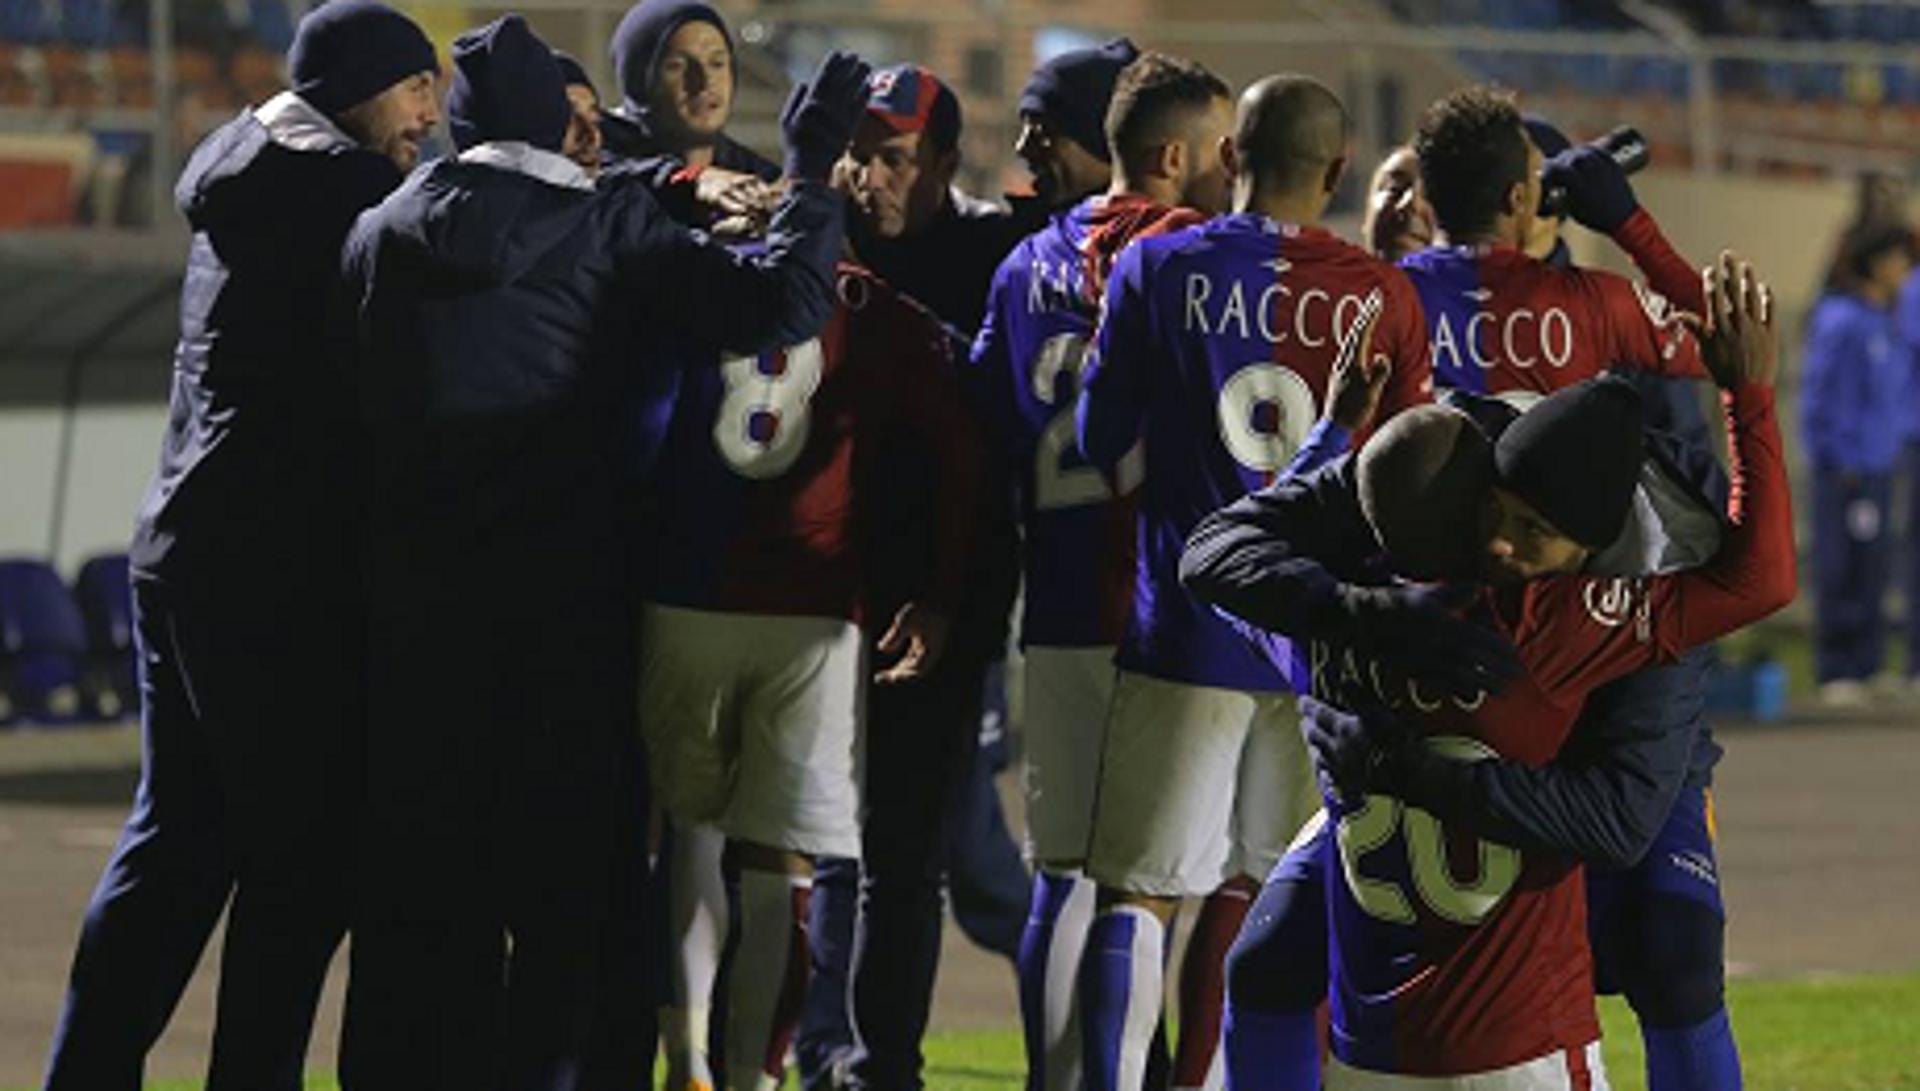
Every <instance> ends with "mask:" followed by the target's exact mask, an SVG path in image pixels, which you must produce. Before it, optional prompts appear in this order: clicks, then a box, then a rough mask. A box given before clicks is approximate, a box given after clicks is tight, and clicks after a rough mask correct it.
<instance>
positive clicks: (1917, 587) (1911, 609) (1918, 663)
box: [1906, 443, 1920, 678]
mask: <svg viewBox="0 0 1920 1091" xmlns="http://www.w3.org/2000/svg"><path fill="white" fill-rule="evenodd" d="M1906 537H1907V541H1906V549H1907V557H1906V561H1907V573H1906V575H1907V587H1906V591H1907V677H1909V678H1920V443H1909V444H1907V535H1906Z"/></svg>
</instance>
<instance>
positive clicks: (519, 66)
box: [447, 15, 573, 152]
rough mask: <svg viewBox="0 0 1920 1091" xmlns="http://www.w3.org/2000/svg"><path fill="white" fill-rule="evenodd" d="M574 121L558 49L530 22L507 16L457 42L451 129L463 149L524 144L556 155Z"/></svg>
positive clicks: (450, 94) (450, 98)
mask: <svg viewBox="0 0 1920 1091" xmlns="http://www.w3.org/2000/svg"><path fill="white" fill-rule="evenodd" d="M572 118H573V107H572V106H570V105H568V104H567V85H566V81H565V80H564V79H563V78H562V77H561V75H560V65H559V64H558V63H557V62H556V61H554V59H553V50H551V49H549V48H547V44H546V43H545V42H542V41H541V40H540V39H539V38H538V37H536V36H535V35H534V33H533V30H532V29H531V28H529V27H528V26H527V21H526V20H525V19H522V18H521V17H520V16H518V15H503V16H501V17H500V18H498V19H495V20H494V21H493V22H491V23H488V24H487V25H486V26H483V27H476V28H474V29H473V30H469V31H467V32H466V33H465V34H462V35H460V37H458V38H456V39H454V42H453V86H452V87H451V88H449V89H448V91H447V126H448V128H450V129H452V130H453V142H454V144H455V145H456V146H457V147H459V148H460V150H462V151H465V150H466V149H468V148H471V147H473V146H474V145H475V144H479V143H483V142H485V141H488V140H520V141H525V142H526V143H528V144H531V145H533V146H534V147H536V148H545V149H546V150H547V151H550V152H557V151H559V150H560V145H561V144H562V143H563V142H564V141H565V140H566V137H567V123H568V122H569V121H571V120H572Z"/></svg>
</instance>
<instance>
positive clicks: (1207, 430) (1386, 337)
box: [1079, 213, 1432, 692]
mask: <svg viewBox="0 0 1920 1091" xmlns="http://www.w3.org/2000/svg"><path fill="white" fill-rule="evenodd" d="M1375 290H1379V291H1380V292H1381V294H1382V297H1383V300H1382V302H1383V308H1382V311H1381V315H1380V318H1379V321H1378V323H1377V324H1376V326H1375V328H1374V333H1373V345H1372V347H1373V351H1374V353H1375V354H1376V355H1384V356H1386V357H1387V358H1388V359H1389V360H1390V361H1391V363H1392V367H1393V372H1392V376H1391V378H1390V379H1389V380H1388V387H1387V391H1386V394H1385V397H1384V398H1383V399H1382V405H1381V410H1380V415H1381V417H1382V418H1384V417H1386V416H1389V415H1391V414H1393V413H1395V412H1397V411H1399V410H1400V409H1403V408H1405V407H1406V406H1408V405H1411V404H1414V403H1417V402H1422V401H1426V400H1427V399H1429V398H1430V397H1431V393H1432V378H1431V368H1430V366H1429V364H1428V357H1427V338H1426V329H1425V326H1424V324H1423V323H1422V320H1421V314H1420V302H1419V299H1418V297H1417V296H1416V295H1415V293H1414V291H1413V288H1412V286H1411V285H1409V284H1408V283H1407V280H1406V277H1405V276H1404V275H1403V274H1401V273H1400V272H1399V271H1398V270H1396V269H1394V268H1393V267H1391V266H1389V265H1387V264H1385V263H1383V262H1380V261H1378V260H1376V259H1374V258H1373V257H1371V256H1369V255H1368V254H1366V253H1365V252H1363V251H1361V250H1360V249H1358V248H1357V247H1354V246H1350V245H1348V244H1347V243H1345V242H1342V241H1341V240H1340V239H1338V238H1336V237H1335V236H1334V235H1332V234H1331V233H1330V232H1327V231H1325V230H1322V229H1320V228H1317V227H1301V226H1298V225H1295V224H1285V223H1279V222H1277V221H1274V220H1270V219H1268V218H1266V217H1264V216H1260V215H1255V214H1251V213H1241V214H1235V215H1231V216H1223V217H1221V218H1219V219H1216V220H1213V221H1211V222H1210V223H1207V224H1203V225H1201V226H1198V227H1193V228H1189V229H1187V230H1184V231H1180V232H1176V233H1174V234H1171V235H1166V236H1163V237H1160V238H1152V239H1143V240H1141V241H1139V242H1137V243H1135V244H1134V245H1133V246H1131V247H1129V248H1128V249H1127V250H1126V251H1125V252H1123V253H1122V254H1121V255H1120V257H1119V259H1118V260H1117V261H1116V262H1115V264H1114V269H1113V274H1112V277H1111V279H1110V280H1109V281H1108V283H1107V294H1106V303H1105V314H1104V316H1103V318H1102V320H1101V324H1100V330H1099V334H1098V336H1097V337H1096V340H1095V349H1094V353H1093V357H1092V362H1091V363H1090V365H1089V367H1088V374H1087V380H1086V387H1085V390H1084V391H1083V393H1082V395H1081V401H1080V409H1079V413H1080V419H1079V434H1080V441H1081V447H1082V450H1084V451H1085V452H1086V454H1087V456H1088V458H1089V459H1091V460H1092V461H1093V462H1094V463H1095V464H1096V465H1099V466H1101V467H1102V468H1103V469H1106V470H1107V471H1108V472H1109V473H1110V474H1111V473H1112V472H1113V471H1114V470H1115V469H1116V468H1117V467H1118V466H1119V465H1120V462H1121V460H1122V458H1123V457H1124V455H1125V454H1126V452H1127V451H1129V450H1130V449H1131V448H1132V447H1133V445H1134V444H1135V443H1136V442H1138V443H1141V444H1142V445H1143V446H1144V450H1145V463H1144V467H1143V477H1142V481H1141V485H1140V490H1139V499H1138V514H1137V516H1136V521H1135V527H1136V534H1137V543H1138V546H1137V560H1136V562H1135V582H1134V594H1133V612H1132V616H1131V618H1130V619H1129V621H1128V625H1127V631H1126V635H1125V637H1124V638H1123V639H1122V641H1121V644H1120V649H1119V652H1118V654H1117V656H1116V662H1117V663H1118V664H1119V665H1120V666H1121V667H1123V668H1125V669H1127V670H1131V671H1136V672H1139V673H1142V674H1148V675H1152V676H1154V677H1157V678H1163V679H1166V680H1168V681H1173V682H1183V683H1187V684H1190V685H1200V686H1212V687H1217V688H1222V689H1237V690H1248V691H1256V692H1258V691H1265V692H1275V691H1281V690H1285V689H1288V688H1290V682H1289V680H1288V679H1287V678H1286V677H1285V676H1284V675H1283V674H1282V673H1281V671H1280V669H1279V668H1278V667H1277V666H1275V665H1273V663H1271V662H1270V661H1269V660H1268V659H1267V658H1266V657H1264V656H1261V655H1259V654H1257V653H1256V652H1255V651H1254V650H1253V649H1252V647H1251V646H1250V645H1249V644H1248V643H1247V642H1246V640H1245V639H1244V638H1242V637H1241V636H1240V635H1239V634H1238V633H1237V632H1235V631H1234V629H1233V628H1232V627H1231V626H1230V625H1228V623H1227V622H1226V621H1224V620H1223V619H1221V618H1220V617H1219V616H1218V615H1216V614H1214V613H1213V612H1212V611H1211V610H1210V609H1209V608H1208V607H1206V606H1205V605H1204V604H1202V603H1201V602H1200V601H1199V600H1198V599H1196V598H1194V597H1193V596H1192V595H1190V594H1189V593H1187V591H1186V590H1185V589H1184V588H1182V587H1181V586H1180V580H1179V566H1180V553H1181V550H1182V548H1183V547H1184V545H1185V543H1186V538H1187V535H1188V533H1190V532H1191V531H1192V530H1193V527H1194V525H1195V524H1197V523H1198V522H1199V521H1200V519H1201V518H1202V517H1204V516H1205V515H1207V514H1208V513H1210V512H1212V511H1215V510H1217V509H1219V508H1221V507H1223V506H1225V505H1226V504H1227V503H1229V502H1231V501H1233V500H1236V499H1238V498H1240V497H1241V496H1242V495H1244V494H1245V493H1247V492H1248V491H1250V490H1252V489H1256V488H1260V487H1262V486H1265V485H1267V484H1269V483H1271V482H1272V480H1273V479H1274V477H1275V476H1276V475H1277V474H1279V472H1280V471H1281V470H1283V469H1285V468H1286V466H1287V463H1288V462H1289V461H1290V460H1291V459H1292V457H1293V454H1294V452H1295V450H1296V449H1297V448H1298V447H1299V446H1300V444H1301V442H1302V441H1303V440H1304V439H1305V438H1306V435H1307V432H1308V430H1309V429H1310V428H1312V427H1313V423H1314V421H1315V420H1317V419H1318V418H1319V415H1320V406H1321V401H1322V399H1323V397H1324V396H1325V392H1326V389H1327V384H1328V380H1329V379H1330V377H1331V375H1332V371H1333V364H1334V361H1335V358H1336V356H1337V354H1338V352H1339V348H1340V336H1341V334H1342V332H1344V331H1345V330H1346V329H1347V328H1348V327H1350V326H1351V324H1352V322H1353V319H1354V317H1355V316H1356V315H1357V314H1359V313H1360V311H1361V310H1362V308H1363V307H1364V306H1365V300H1366V298H1367V296H1368V294H1369V293H1371V292H1373V291H1375Z"/></svg>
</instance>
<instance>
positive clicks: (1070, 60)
mask: <svg viewBox="0 0 1920 1091" xmlns="http://www.w3.org/2000/svg"><path fill="white" fill-rule="evenodd" d="M1138 56H1140V50H1139V48H1138V47H1137V46H1135V45H1134V44H1133V42H1131V41H1129V40H1128V39H1126V38H1115V39H1113V40H1112V41H1109V42H1107V43H1105V44H1104V45H1101V46H1098V47H1096V48H1093V49H1073V50H1068V51H1067V52H1065V53H1062V54H1060V55H1059V56H1057V57H1054V58H1051V59H1049V60H1047V61H1046V62H1044V63H1042V64H1041V65H1039V66H1038V67H1036V68H1035V69H1034V70H1033V74H1032V75H1030V76H1028V77H1027V85H1026V86H1025V87H1023V88H1021V90H1020V133H1019V135H1018V136H1017V137H1016V138H1015V139H1014V144H1013V152H1014V154H1015V155H1018V156H1019V157H1020V160H1021V161H1022V162H1023V163H1025V164H1026V165H1027V171H1028V172H1029V173H1030V174H1032V175H1033V191H1034V193H1035V194H1036V195H1037V196H1038V197H1039V198H1040V200H1041V202H1042V203H1044V204H1045V205H1046V206H1047V207H1048V208H1066V207H1068V206H1069V205H1072V204H1075V203H1077V202H1078V201H1080V200H1081V199H1083V198H1086V197H1090V196H1092V195H1094V194H1096V193H1099V192H1100V191H1101V190H1104V189H1106V188H1107V184H1108V182H1110V181H1111V180H1112V177H1113V166H1112V158H1113V157H1112V153H1111V152H1110V151H1109V149H1108V147H1107V132H1106V121H1107V105H1108V103H1109V102H1110V101H1111V100H1112V98H1113V84H1114V81H1115V80H1117V79H1119V78H1120V70H1121V69H1123V68H1125V67H1126V66H1127V65H1129V64H1132V63H1133V61H1134V59H1135V58H1136V57H1138Z"/></svg>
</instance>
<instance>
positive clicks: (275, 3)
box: [247, 0, 294, 53]
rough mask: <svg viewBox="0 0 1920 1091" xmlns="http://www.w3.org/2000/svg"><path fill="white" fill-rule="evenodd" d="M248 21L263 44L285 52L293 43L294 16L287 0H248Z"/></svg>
mask: <svg viewBox="0 0 1920 1091" xmlns="http://www.w3.org/2000/svg"><path fill="white" fill-rule="evenodd" d="M247 11H248V22H249V26H250V27H251V29H252V30H253V36H254V39H255V40H256V41H258V42H259V43H260V44H261V45H263V46H266V47H267V48H268V49H271V50H273V51H274V52H276V53H285V52H286V51H287V49H288V48H289V47H290V46H292V45H293V29H294V17H293V13H292V12H291V11H289V10H288V9H287V4H286V0H248V2H247Z"/></svg>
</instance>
